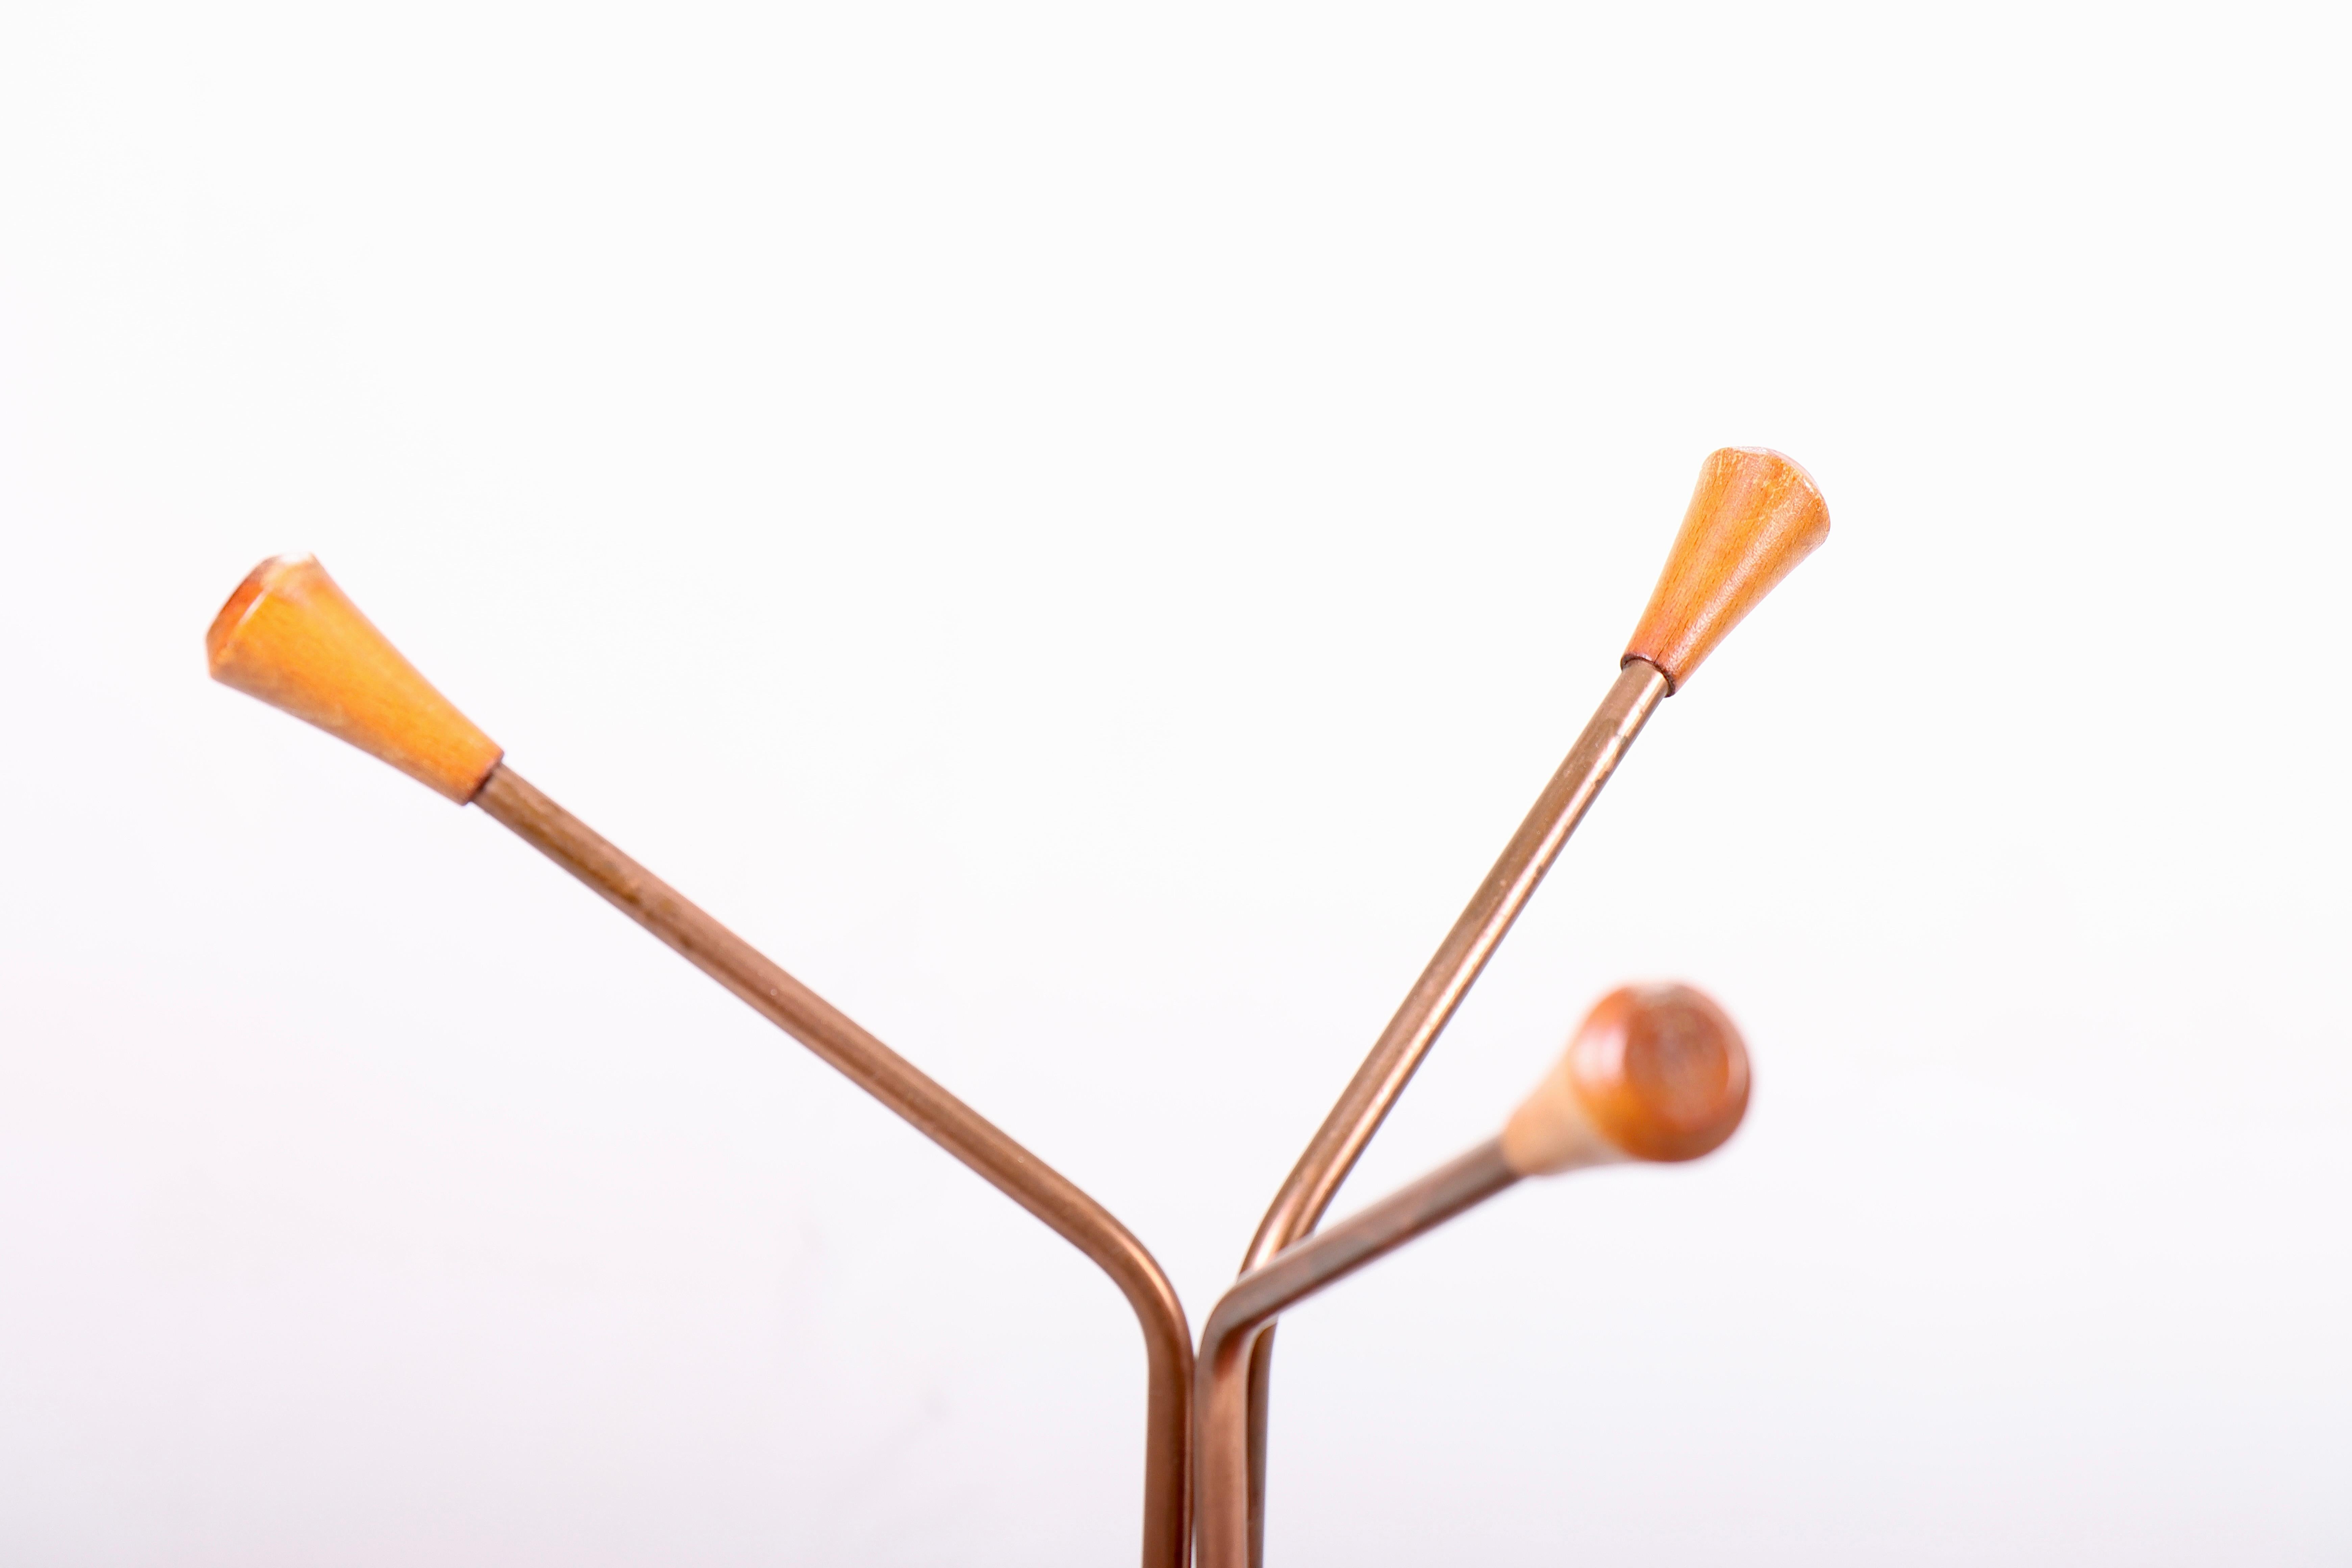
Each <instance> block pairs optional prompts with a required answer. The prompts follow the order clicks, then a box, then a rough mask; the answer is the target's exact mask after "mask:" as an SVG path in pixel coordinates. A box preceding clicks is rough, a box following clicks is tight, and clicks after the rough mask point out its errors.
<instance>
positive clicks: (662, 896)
mask: <svg viewBox="0 0 2352 1568" xmlns="http://www.w3.org/2000/svg"><path fill="white" fill-rule="evenodd" d="M473 804H474V805H478V806H480V807H481V808H482V809H483V810H484V811H486V812H488V814H489V815H490V816H493V817H495V818H497V819H498V820H499V822H500V823H502V824H504V825H505V826H508V827H509V828H511V829H512V830H513V831H514V833H515V834H516V836H517V837H520V838H521V839H522V840H523V841H524V842H526V843H528V844H529V845H530V846H531V847H533V848H534V849H537V850H538V851H539V852H540V853H541V854H542V855H545V856H546V857H547V858H549V859H551V860H552V861H554V862H555V863H556V864H557V865H559V866H561V867H562V868H564V869H565V870H567V871H569V872H571V873H572V875H573V876H574V877H577V878H579V879H580V880H582V881H583V882H585V883H586V884H588V886H589V887H591V888H593V889H595V890H596V891H597V892H598V893H601V894H602V895H604V898H605V899H606V900H608V901H610V902H611V903H612V904H613V905H614V907H615V908H617V909H618V910H620V911H621V912H622V913H624V914H625V915H627V916H628V917H629V918H630V919H631V920H633V921H636V922H637V923H638V924H639V925H641V926H643V927H645V928H646V930H647V931H651V932H653V933H654V934H655V935H656V936H657V937H659V938H661V939H662V941H664V942H667V943H668V944H669V945H670V946H671V947H673V948H675V949H677V952H679V954H680V955H681V956H683V957H684V958H685V959H686V960H687V962H688V963H691V964H693V965H694V966H695V967H696V968H698V969H699V970H701V971H702V972H703V973H705V974H708V975H709V976H710V977H711V978H712V979H713V980H716V981H718V982H719V984H721V985H724V986H725V987H727V989H728V990H730V991H732V992H733V993H734V994H736V995H738V996H740V997H741V998H742V999H743V1000H744V1001H745V1002H747V1003H749V1004H750V1005H751V1008H752V1010H753V1011H754V1012H757V1013H758V1014H759V1015H760V1016H761V1017H763V1018H766V1019H767V1020H768V1021H769V1022H770V1023H772V1024H773V1025H775V1026H777V1027H778V1028H780V1029H782V1030H783V1031H784V1032H785V1033H786V1034H788V1035H790V1036H792V1037H793V1038H794V1039H796V1040H798V1041H800V1042H801V1043H802V1044H803V1045H804V1046H806V1047H808V1048H809V1049H811V1050H813V1051H814V1052H815V1053H816V1054H817V1055H818V1056H820V1057H822V1058H824V1060H825V1061H826V1062H827V1063H829V1064H831V1065H832V1066H833V1067H835V1068H838V1069H839V1070H840V1071H841V1073H842V1074H843V1075H844V1076H845V1077H846V1078H848V1079H850V1081H851V1082H853V1083H855V1084H856V1085H857V1086H858V1087H859V1088H860V1089H864V1090H866V1093H868V1094H870V1095H872V1096H874V1098H875V1099H877V1100H880V1101H881V1102H882V1103H883V1104H885V1105H887V1106H888V1107H889V1108H890V1109H891V1110H895V1111H897V1112H898V1114H899V1115H900V1116H902V1117H904V1118H905V1119H906V1120H907V1121H910V1122H912V1123H914V1125H915V1127H916V1128H917V1130H919V1131H921V1132H922V1133H923V1134H924V1135H925V1136H926V1137H928V1138H929V1139H930V1140H931V1141H932V1142H935V1143H937V1144H939V1145H940V1147H941V1148H943V1149H945V1150H946V1151H947V1152H949V1153H950V1154H953V1155H954V1156H955V1157H956V1158H957V1159H959V1160H961V1161H962V1162H963V1163H965V1164H967V1165H969V1166H971V1168H972V1169H973V1170H974V1171H977V1172H978V1173H980V1174H981V1175H982V1176H983V1177H985V1178H986V1179H987V1180H988V1181H989V1182H990V1183H991V1184H993V1185H994V1186H995V1187H996V1189H997V1190H998V1191H999V1192H1002V1193H1003V1194H1005V1195H1006V1196H1007V1197H1009V1198H1011V1199H1012V1200H1013V1202H1015V1203H1017V1204H1019V1205H1021V1206H1022V1207H1023V1208H1025V1209H1027V1210H1028V1211H1029V1212H1030V1213H1031V1214H1033V1215H1036V1216H1037V1217H1038V1218H1039V1219H1041V1220H1043V1221H1045V1224H1047V1225H1048V1226H1052V1227H1053V1229H1054V1230H1055V1232H1056V1233H1057V1234H1058V1235H1060V1236H1061V1237H1062V1238H1063V1239H1064V1240H1066V1241H1067V1242H1068V1243H1069V1244H1070V1245H1071V1246H1073V1247H1076V1248H1077V1249H1078V1250H1079V1251H1080V1252H1083V1253H1085V1254H1086V1255H1087V1257H1088V1258H1092V1259H1094V1261H1095V1263H1096V1264H1097V1266H1098V1267H1100V1268H1101V1269H1102V1270H1103V1272H1104V1273H1106V1274H1108V1275H1109V1276H1110V1277H1111V1279H1113V1280H1114V1281H1116V1282H1117V1283H1118V1288H1119V1289H1120V1290H1122V1291H1123V1292H1125V1293H1126V1296H1127V1300H1128V1304H1129V1306H1131V1307H1133V1308H1134V1309H1135V1316H1136V1320H1137V1321H1138V1322H1139V1323H1140V1324H1141V1325H1142V1328H1143V1346H1144V1352H1145V1353H1146V1355H1147V1357H1148V1358H1149V1362H1150V1397H1149V1400H1148V1404H1147V1409H1146V1414H1145V1417H1144V1419H1145V1438H1144V1461H1143V1462H1144V1481H1143V1563H1144V1568H1184V1563H1185V1562H1186V1557H1187V1548H1188V1546H1189V1544H1190V1537H1191V1530H1190V1521H1189V1519H1188V1512H1189V1509H1188V1503H1189V1498H1188V1488H1187V1485H1186V1478H1185V1468H1186V1466H1185V1458H1186V1447H1187V1432H1186V1425H1187V1411H1186V1405H1187V1403H1188V1398H1189V1394H1190V1392H1191V1390H1190V1387H1189V1384H1190V1383H1191V1379H1192V1331H1191V1330H1190V1329H1189V1328H1188V1327H1187V1326H1186V1324H1185V1321H1184V1308H1183V1306H1182V1304H1181V1302H1180V1301H1178V1300H1177V1299H1176V1291H1175V1288H1174V1287H1173V1286H1171V1285H1170V1284H1169V1282H1168V1277H1167V1275H1165V1274H1164V1273H1162V1272H1161V1271H1160V1265H1159V1264H1158V1263H1157V1262H1155V1261H1154V1260H1153V1258H1152V1257H1151V1254H1150V1253H1149V1252H1147V1251H1145V1250H1144V1248H1143V1244H1142V1243H1141V1242H1139V1241H1138V1240H1136V1239H1135V1237H1133V1236H1131V1235H1129V1233H1128V1230H1127V1227H1126V1226H1122V1225H1120V1224H1119V1223H1118V1220H1116V1219H1113V1218H1112V1217H1111V1216H1110V1215H1109V1213H1108V1211H1106V1210H1105V1209H1104V1208H1103V1206H1102V1205H1100V1204H1097V1203H1096V1202H1095V1201H1094V1200H1093V1199H1092V1198H1090V1197H1088V1196H1087V1194H1085V1193H1083V1192H1081V1191H1079V1190H1078V1188H1077V1187H1076V1185H1074V1184H1072V1183H1071V1182H1070V1181H1069V1180H1068V1179H1067V1178H1066V1177H1064V1176H1063V1175H1062V1174H1061V1173H1059V1172H1057V1171H1055V1169H1054V1168H1053V1167H1052V1166H1050V1165H1048V1164H1046V1163H1045V1162H1044V1161H1042V1160H1040V1159H1038V1158H1037V1157H1036V1156H1035V1155H1034V1154H1032V1153H1030V1152H1029V1151H1027V1150H1026V1149H1024V1148H1023V1147H1022V1146H1021V1145H1020V1144H1018V1143H1016V1142H1013V1140H1012V1139H1011V1138H1009V1137H1007V1136H1006V1135H1005V1134H1004V1133H1003V1131H999V1130H998V1129H997V1128H996V1127H995V1126H994V1125H993V1124H992V1123H991V1122H990V1121H988V1120H987V1119H986V1118H984V1117H982V1115H981V1114H980V1113H979V1112H978V1111H976V1110H972V1109H971V1107H970V1106H968V1105H965V1104H964V1103H963V1102H962V1101H961V1100H958V1099H956V1097H955V1096H953V1095H951V1094H950V1093H949V1092H948V1091H947V1090H946V1089H942V1088H940V1086H939V1085H938V1084H936V1083H934V1082H932V1081H931V1079H929V1078H928V1077H926V1076H925V1075H924V1074H923V1073H922V1072H921V1071H920V1070H919V1069H918V1068H916V1067H915V1066H914V1064H912V1063H911V1062H909V1061H908V1060H907V1059H906V1058H904V1057H901V1056H899V1055H898V1053H897V1052H896V1051H893V1050H892V1049H891V1048H890V1047H887V1046H886V1045H884V1044H883V1043H882V1042H881V1041H880V1040H878V1039H877V1038H875V1037H873V1036H872V1035H870V1034H867V1033H866V1031H865V1030H864V1029H862V1028H860V1027H858V1026H857V1025H856V1024H855V1023H853V1022H852V1021H851V1020H850V1019H849V1018H848V1017H847V1016H845V1015H843V1014H842V1013H841V1012H840V1011H839V1010H838V1009H836V1008H835V1007H834V1006H833V1005H831V1004H830V1003H828V1002H826V1001H825V1000H824V998H823V997H822V996H819V995H818V994H816V993H815V992H814V991H811V990H810V989H809V988H808V987H807V986H805V985H803V984H801V983H800V982H799V981H797V980H795V979H793V977H792V976H791V975H790V974H787V973H784V971H783V970H782V969H780V968H778V967H777V966H776V965H775V964H773V963H770V962H769V961H768V960H767V959H766V958H764V957H762V956H761V954H760V953H759V952H757V951H756V950H755V949H754V948H752V946H751V943H749V942H745V941H744V940H743V939H742V938H740V937H739V936H737V935H736V934H735V933H734V932H733V931H729V930H728V929H727V928H726V927H725V926H722V925H720V924H719V922H718V921H715V920H713V919H711V918H710V916H709V915H707V914H705V913H704V912H703V911H702V910H698V909H697V908H696V907H695V906H694V905H693V904H691V903H689V902H688V901H687V900H686V899H685V898H684V897H683V896H681V895H680V894H679V893H678V892H677V889H674V888H672V887H670V886H669V885H668V884H667V883H666V882H664V881H662V880H661V879H659V878H657V877H656V876H655V875H654V874H653V873H652V872H650V871H647V870H646V868H644V867H642V866H640V865H638V864H637V863H636V862H635V861H634V860H632V859H630V858H628V857H627V856H626V855H624V854H622V853H621V852H620V850H618V849H616V848H614V847H613V846H612V845H611V844H609V843H607V842H605V840H604V839H603V838H602V837H598V836H597V835H596V833H595V832H594V831H593V830H592V829H591V828H590V827H589V826H588V825H587V824H586V823H583V822H582V821H581V820H580V819H579V818H578V817H576V816H572V814H571V813H570V812H568V811H566V810H564V809H563V808H562V806H560V805H556V804H555V802H553V801H551V800H550V799H548V798H547V796H545V795H541V793H540V792H539V791H538V790H536V789H534V788H533V787H531V785H530V784H527V783H526V782H524V780H523V779H522V777H521V775H520V774H518V773H515V772H514V770H512V769H511V768H509V767H507V766H505V765H504V764H503V763H501V764H499V765H498V766H497V767H494V768H493V769H492V770H491V772H490V774H489V777H488V779H487V780H486V781H484V783H483V784H482V787H481V791H480V793H479V794H478V795H475V796H474V798H473Z"/></svg>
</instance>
